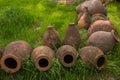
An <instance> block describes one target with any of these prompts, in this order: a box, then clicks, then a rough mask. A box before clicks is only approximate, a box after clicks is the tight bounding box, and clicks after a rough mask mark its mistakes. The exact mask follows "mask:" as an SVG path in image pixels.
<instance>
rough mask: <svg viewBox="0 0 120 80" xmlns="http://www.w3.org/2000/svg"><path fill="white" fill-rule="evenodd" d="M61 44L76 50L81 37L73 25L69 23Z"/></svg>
mask: <svg viewBox="0 0 120 80" xmlns="http://www.w3.org/2000/svg"><path fill="white" fill-rule="evenodd" d="M63 44H65V45H71V46H73V47H76V48H78V47H79V46H80V44H81V36H80V33H79V30H78V29H77V26H76V25H75V23H70V24H69V26H68V28H67V31H66V33H65V36H64V40H63Z"/></svg>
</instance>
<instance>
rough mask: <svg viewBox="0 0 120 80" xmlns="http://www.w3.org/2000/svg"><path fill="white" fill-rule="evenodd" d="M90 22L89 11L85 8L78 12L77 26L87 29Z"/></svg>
mask: <svg viewBox="0 0 120 80" xmlns="http://www.w3.org/2000/svg"><path fill="white" fill-rule="evenodd" d="M90 24H91V17H90V15H89V12H88V10H87V8H86V11H85V12H84V13H80V14H79V15H78V28H79V29H82V28H85V29H88V28H89V26H90Z"/></svg>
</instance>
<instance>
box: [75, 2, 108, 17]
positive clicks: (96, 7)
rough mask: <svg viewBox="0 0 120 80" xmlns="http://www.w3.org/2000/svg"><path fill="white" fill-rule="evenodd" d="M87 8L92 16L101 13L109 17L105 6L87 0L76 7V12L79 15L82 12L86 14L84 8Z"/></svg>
mask: <svg viewBox="0 0 120 80" xmlns="http://www.w3.org/2000/svg"><path fill="white" fill-rule="evenodd" d="M85 7H87V8H88V11H89V13H90V14H91V15H93V14H97V13H101V14H104V15H105V16H107V9H106V8H105V7H104V6H103V4H102V3H101V2H100V1H98V0H87V1H84V2H83V3H81V4H80V5H78V6H77V7H76V12H77V13H78V14H79V13H80V12H84V8H85Z"/></svg>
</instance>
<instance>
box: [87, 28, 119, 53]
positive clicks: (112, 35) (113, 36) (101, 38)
mask: <svg viewBox="0 0 120 80" xmlns="http://www.w3.org/2000/svg"><path fill="white" fill-rule="evenodd" d="M116 42H120V40H119V38H118V35H117V33H116V32H115V31H114V30H112V31H111V32H106V31H97V32H94V33H93V34H92V35H91V36H90V37H89V39H88V41H87V45H88V46H96V47H98V48H100V49H101V50H102V51H103V52H104V53H106V52H109V51H111V50H112V49H113V47H114V45H115V43H116Z"/></svg>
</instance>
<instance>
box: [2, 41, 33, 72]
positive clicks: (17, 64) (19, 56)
mask: <svg viewBox="0 0 120 80" xmlns="http://www.w3.org/2000/svg"><path fill="white" fill-rule="evenodd" d="M31 51H32V48H31V46H30V45H29V44H28V43H27V42H26V41H22V40H19V41H14V42H11V43H9V44H8V45H7V47H6V48H5V51H4V53H3V56H2V58H1V68H2V69H3V70H4V71H6V72H9V73H15V72H17V71H18V70H19V69H20V68H21V65H22V63H23V61H25V60H26V59H27V58H28V57H29V56H30V53H31Z"/></svg>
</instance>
